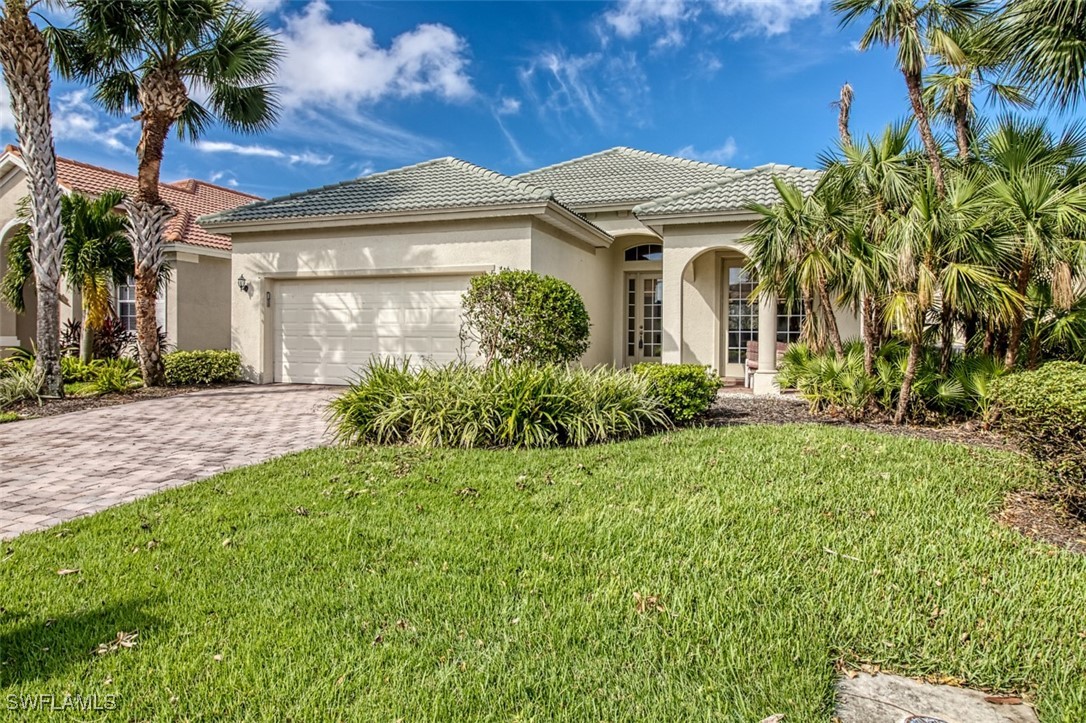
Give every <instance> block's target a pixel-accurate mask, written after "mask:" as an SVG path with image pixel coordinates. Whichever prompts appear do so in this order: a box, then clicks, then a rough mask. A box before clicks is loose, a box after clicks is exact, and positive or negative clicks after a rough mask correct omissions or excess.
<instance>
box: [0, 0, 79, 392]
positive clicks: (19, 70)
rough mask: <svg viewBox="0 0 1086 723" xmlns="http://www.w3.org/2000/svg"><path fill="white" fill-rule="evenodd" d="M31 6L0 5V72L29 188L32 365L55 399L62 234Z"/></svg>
mask: <svg viewBox="0 0 1086 723" xmlns="http://www.w3.org/2000/svg"><path fill="white" fill-rule="evenodd" d="M32 4H33V3H27V2H26V0H4V3H3V5H0V68H2V69H3V71H4V80H5V81H6V83H7V86H8V90H9V92H10V94H11V110H12V117H13V118H14V120H15V135H16V136H17V137H18V139H19V146H20V150H21V153H22V158H23V162H24V164H25V165H26V176H27V181H28V184H29V186H30V204H29V209H28V210H29V214H28V216H27V220H28V222H29V224H30V229H31V231H30V236H29V245H30V248H29V249H28V251H29V258H30V263H31V264H32V265H33V266H34V269H35V272H36V273H35V274H34V277H35V280H36V281H35V284H36V286H37V296H38V320H37V330H36V331H37V335H36V344H37V353H36V360H35V364H36V365H37V367H38V370H39V374H40V377H41V379H42V380H43V383H42V392H43V393H44V394H45V395H47V396H61V395H62V394H63V392H64V382H63V379H62V378H61V373H60V274H61V269H60V266H61V263H60V261H61V260H60V256H61V250H62V249H63V248H64V230H63V228H62V227H61V223H60V196H61V192H60V186H59V185H58V184H57V158H56V151H55V150H54V148H53V112H52V108H51V106H50V104H49V86H50V81H51V79H50V75H49V46H48V45H47V43H46V41H45V37H44V36H43V35H42V32H41V31H40V30H39V29H38V28H37V26H36V25H34V23H33V21H31V19H30V7H31V5H32Z"/></svg>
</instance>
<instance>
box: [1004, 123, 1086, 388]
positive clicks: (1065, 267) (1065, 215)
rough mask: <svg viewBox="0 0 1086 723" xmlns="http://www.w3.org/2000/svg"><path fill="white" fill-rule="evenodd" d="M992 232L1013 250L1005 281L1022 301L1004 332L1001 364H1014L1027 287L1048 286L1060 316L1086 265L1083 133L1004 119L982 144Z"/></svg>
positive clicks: (1085, 137) (1085, 151)
mask: <svg viewBox="0 0 1086 723" xmlns="http://www.w3.org/2000/svg"><path fill="white" fill-rule="evenodd" d="M983 154H984V160H985V161H986V170H987V174H988V185H987V187H986V193H987V194H988V196H989V199H990V203H991V205H992V208H993V225H994V232H995V233H996V234H998V235H999V236H1000V237H1001V238H1003V239H1004V240H1006V241H1007V242H1008V243H1009V244H1011V246H1012V248H1013V253H1012V259H1013V261H1012V262H1011V263H1010V265H1009V274H1010V278H1011V282H1012V284H1013V286H1014V288H1015V290H1016V292H1017V293H1018V295H1019V297H1020V298H1021V299H1022V302H1021V303H1020V304H1019V305H1018V306H1017V307H1016V308H1015V309H1014V310H1013V314H1011V317H1010V319H1009V325H1008V329H1007V349H1006V354H1005V358H1004V364H1005V365H1006V366H1007V367H1013V366H1014V365H1015V364H1016V363H1017V362H1018V354H1019V349H1020V346H1021V342H1022V335H1023V331H1024V326H1025V321H1026V312H1027V305H1026V303H1025V299H1026V298H1027V297H1028V295H1029V291H1030V285H1031V284H1032V283H1033V282H1035V281H1036V280H1039V279H1040V280H1047V283H1049V284H1050V286H1051V296H1052V299H1053V301H1054V305H1055V306H1056V308H1058V309H1064V310H1066V309H1068V308H1069V307H1070V305H1071V304H1072V303H1073V301H1074V293H1073V288H1072V284H1073V277H1074V275H1075V274H1076V273H1080V272H1081V271H1082V267H1083V263H1084V261H1086V252H1084V248H1086V247H1084V242H1083V241H1082V239H1083V238H1086V184H1084V178H1083V175H1084V173H1083V170H1082V166H1081V165H1080V164H1079V161H1080V160H1081V159H1083V158H1086V132H1084V129H1083V128H1081V127H1077V126H1073V127H1072V128H1071V129H1069V130H1068V131H1067V132H1065V133H1064V135H1063V136H1062V137H1061V138H1059V139H1056V138H1054V137H1053V136H1052V135H1051V134H1050V133H1049V132H1048V131H1047V130H1046V129H1045V127H1044V125H1043V124H1041V123H1031V122H1020V121H1014V120H1010V119H1008V120H1004V121H1003V122H1002V123H1001V124H1000V126H999V127H998V128H997V129H996V130H995V131H994V132H993V133H992V134H991V135H989V136H988V137H987V138H985V141H984V143H983Z"/></svg>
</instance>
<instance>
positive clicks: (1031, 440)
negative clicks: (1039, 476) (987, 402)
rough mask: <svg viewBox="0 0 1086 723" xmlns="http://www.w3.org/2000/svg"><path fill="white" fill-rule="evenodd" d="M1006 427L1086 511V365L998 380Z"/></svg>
mask: <svg viewBox="0 0 1086 723" xmlns="http://www.w3.org/2000/svg"><path fill="white" fill-rule="evenodd" d="M994 395H995V398H996V403H997V405H998V409H999V414H1000V425H1001V426H1002V428H1003V429H1004V430H1005V431H1006V432H1007V434H1009V435H1010V436H1011V437H1012V438H1014V440H1015V441H1016V442H1017V443H1018V444H1019V445H1021V447H1022V448H1023V449H1024V450H1026V451H1027V452H1029V454H1031V455H1032V456H1033V457H1034V458H1036V459H1037V461H1038V462H1040V464H1041V466H1042V467H1043V468H1044V469H1045V470H1046V471H1048V472H1049V473H1050V474H1051V475H1052V477H1053V479H1054V480H1055V481H1056V483H1057V484H1058V485H1059V491H1060V492H1061V493H1062V494H1063V495H1064V496H1065V497H1066V499H1067V500H1068V502H1069V503H1071V506H1072V507H1073V508H1074V509H1075V510H1076V511H1077V512H1079V513H1080V514H1081V513H1083V512H1086V364H1078V363H1075V362H1051V363H1049V364H1045V365H1044V366H1043V367H1041V368H1040V369H1037V370H1036V371H1029V372H1018V373H1015V374H1008V375H1006V376H1004V377H1001V378H1000V379H998V380H996V382H995V390H994Z"/></svg>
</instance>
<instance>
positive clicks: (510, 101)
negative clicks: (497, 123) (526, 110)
mask: <svg viewBox="0 0 1086 723" xmlns="http://www.w3.org/2000/svg"><path fill="white" fill-rule="evenodd" d="M494 112H495V113H497V114H498V115H516V114H517V113H520V101H519V100H517V99H516V98H502V99H501V102H500V103H498V107H497V108H495V109H494Z"/></svg>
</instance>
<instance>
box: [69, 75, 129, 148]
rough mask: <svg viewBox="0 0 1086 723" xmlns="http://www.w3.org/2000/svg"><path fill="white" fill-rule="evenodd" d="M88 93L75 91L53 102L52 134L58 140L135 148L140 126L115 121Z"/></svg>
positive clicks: (107, 146) (108, 146) (106, 146)
mask: <svg viewBox="0 0 1086 723" xmlns="http://www.w3.org/2000/svg"><path fill="white" fill-rule="evenodd" d="M89 97H90V92H89V91H87V90H74V91H71V92H68V93H63V94H61V95H60V96H59V97H57V98H56V99H55V100H54V101H53V135H54V136H55V137H56V138H57V139H59V140H67V141H78V142H80V143H89V144H91V145H98V146H103V147H105V148H108V149H109V150H111V151H130V150H134V149H135V147H136V138H137V137H138V136H139V126H137V125H136V124H135V123H132V122H130V121H128V122H121V123H118V122H116V119H114V118H112V117H110V116H109V115H107V114H106V113H105V112H104V111H102V110H101V109H99V108H98V107H96V106H94V105H92V104H91V103H90V101H89V100H88V99H89Z"/></svg>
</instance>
